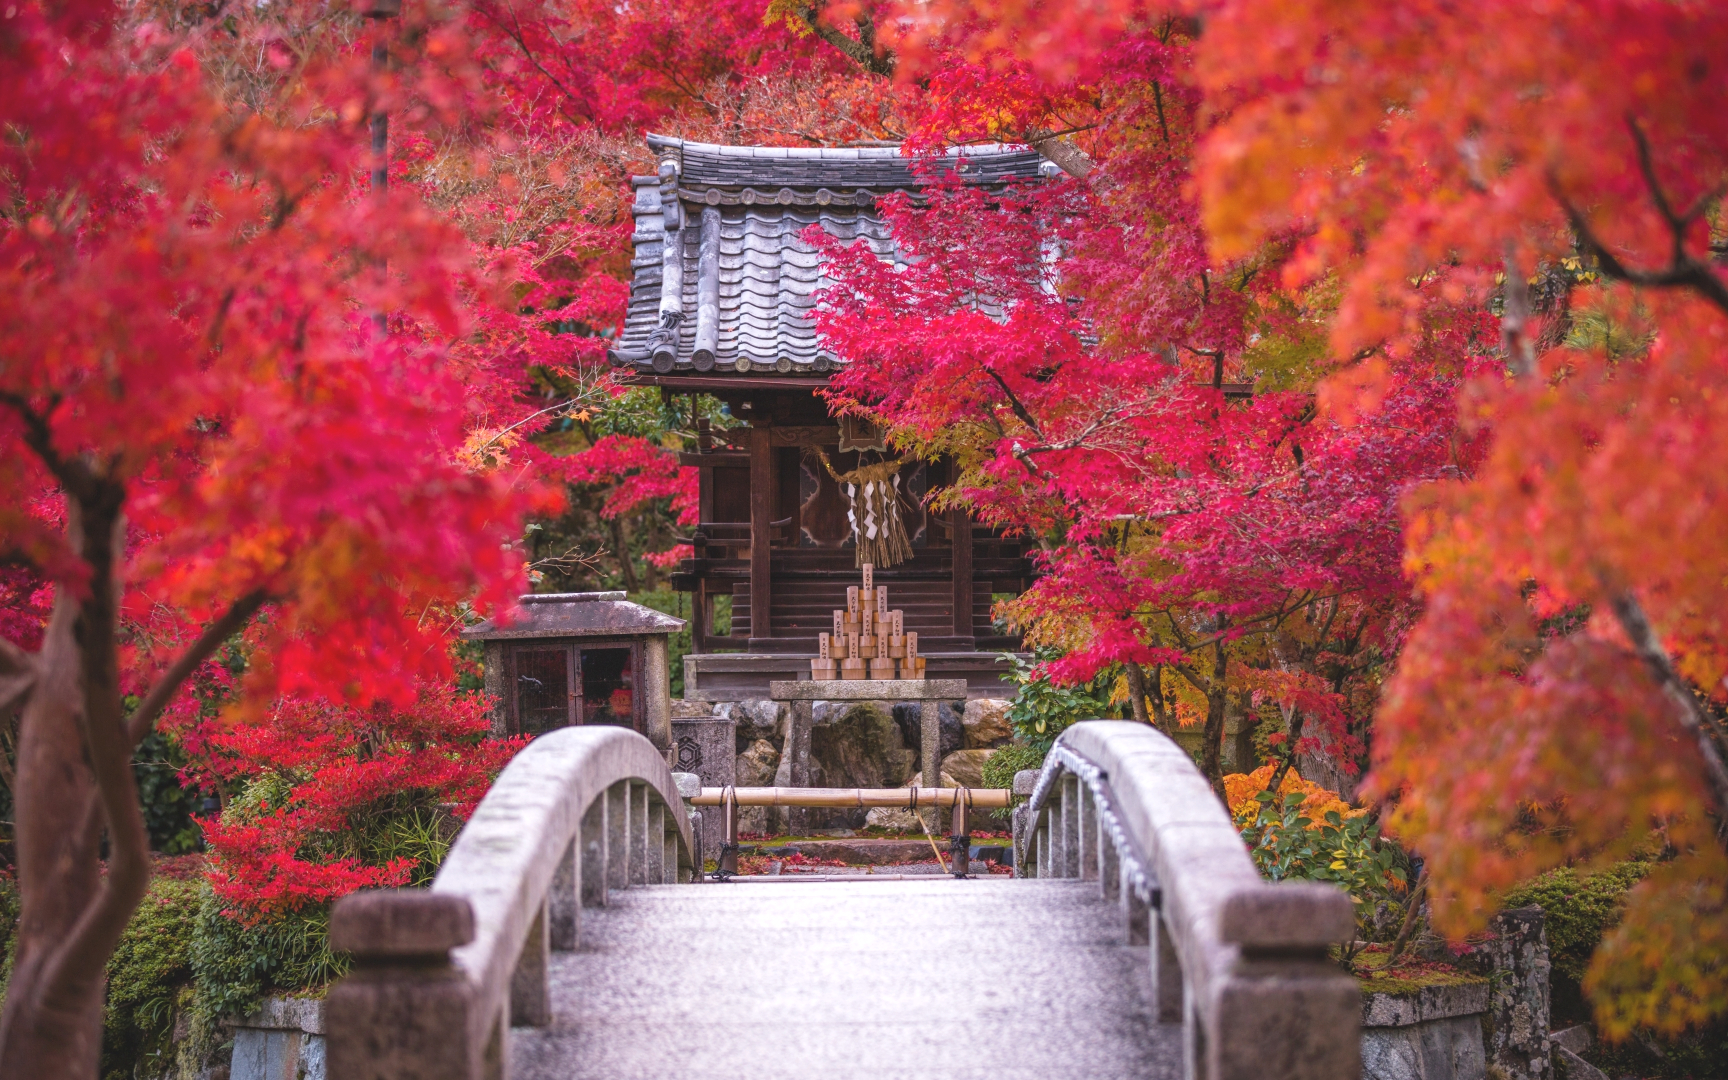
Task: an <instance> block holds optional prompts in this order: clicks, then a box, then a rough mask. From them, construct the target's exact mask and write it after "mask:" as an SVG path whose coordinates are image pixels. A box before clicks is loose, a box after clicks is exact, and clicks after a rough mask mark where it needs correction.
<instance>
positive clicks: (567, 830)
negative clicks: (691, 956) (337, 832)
mask: <svg viewBox="0 0 1728 1080" xmlns="http://www.w3.org/2000/svg"><path fill="white" fill-rule="evenodd" d="M692 845H693V838H692V834H691V829H690V823H689V821H688V819H687V817H686V815H685V812H684V808H683V804H682V803H681V802H680V799H679V795H678V790H677V788H676V787H675V785H674V782H673V778H672V773H671V772H670V770H668V769H667V767H666V761H665V759H664V758H663V757H661V755H660V752H659V751H658V750H656V749H655V748H654V745H653V744H652V743H650V742H649V741H648V740H647V739H645V738H643V737H642V736H640V735H638V734H636V733H635V732H633V731H628V730H626V729H623V728H611V727H581V728H564V729H561V730H559V731H554V732H552V733H550V734H547V735H543V736H541V737H540V738H538V739H536V740H534V742H532V743H530V744H529V745H528V747H527V748H526V749H524V750H523V751H522V752H521V753H520V754H518V755H517V756H516V758H515V759H514V760H513V761H511V762H510V764H509V766H508V767H506V768H505V770H504V772H503V773H502V774H501V775H500V776H499V777H498V780H497V782H496V783H494V784H493V785H492V789H491V791H489V792H487V794H486V797H485V798H484V799H483V800H482V801H481V803H480V806H479V807H478V808H477V809H476V810H475V812H474V816H473V817H472V818H471V819H470V820H469V822H468V824H467V825H466V826H465V827H464V828H463V830H462V832H461V834H460V835H459V836H458V837H457V838H456V843H455V845H454V846H453V847H452V848H451V849H450V853H449V855H448V856H447V857H446V858H445V860H444V865H443V866H442V868H440V870H439V871H438V876H437V877H436V878H435V879H434V880H433V882H432V886H431V888H429V889H401V890H391V891H379V892H368V893H357V894H355V895H353V896H350V897H346V898H344V899H343V900H341V901H340V902H339V903H338V904H337V905H336V908H335V910H334V912H333V913H332V915H331V919H330V945H331V948H333V949H336V950H338V951H346V952H349V953H351V954H352V955H353V958H354V968H353V971H352V972H351V973H350V975H349V976H348V977H347V978H346V979H344V980H343V981H342V982H340V983H338V984H337V985H336V986H335V987H333V988H332V989H331V991H330V995H329V997H328V999H327V1000H326V1002H325V1018H326V1019H325V1023H326V1030H327V1033H328V1034H327V1039H328V1044H327V1052H328V1060H329V1070H330V1075H331V1076H332V1077H340V1078H341V1080H386V1078H388V1080H407V1078H413V1080H503V1078H505V1077H507V1076H509V1075H510V1065H509V1049H510V1040H509V1034H510V1026H511V1024H512V1023H514V1024H526V1025H544V1024H546V1023H548V1022H549V1021H550V1019H551V1008H550V1001H549V992H548V986H547V961H548V955H547V954H548V950H550V949H574V948H575V947H576V942H577V938H578V936H579V934H580V921H581V920H580V908H581V907H583V906H590V907H592V906H601V905H604V904H605V903H606V894H607V889H608V888H612V889H622V888H627V887H629V886H632V885H654V884H662V883H671V882H684V881H690V880H692V879H693V874H694V873H696V872H698V871H699V870H700V867H697V866H694V865H693V854H692V853H693V847H692Z"/></svg>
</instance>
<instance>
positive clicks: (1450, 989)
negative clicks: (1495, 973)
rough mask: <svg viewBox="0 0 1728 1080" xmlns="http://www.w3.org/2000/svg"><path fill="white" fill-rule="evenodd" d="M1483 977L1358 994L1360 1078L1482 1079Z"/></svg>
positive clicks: (1484, 1068) (1485, 1067) (1485, 1064)
mask: <svg viewBox="0 0 1728 1080" xmlns="http://www.w3.org/2000/svg"><path fill="white" fill-rule="evenodd" d="M1487 1011H1488V980H1486V979H1478V980H1474V981H1471V982H1467V983H1463V984H1460V985H1456V986H1427V987H1423V988H1422V989H1420V990H1418V991H1416V992H1415V993H1411V994H1363V995H1362V1077H1363V1080H1484V1078H1485V1077H1486V1076H1487V1072H1488V1058H1487V1054H1486V1052H1485V1050H1484V1048H1483V1043H1482V1020H1483V1017H1484V1015H1485V1014H1486V1013H1487Z"/></svg>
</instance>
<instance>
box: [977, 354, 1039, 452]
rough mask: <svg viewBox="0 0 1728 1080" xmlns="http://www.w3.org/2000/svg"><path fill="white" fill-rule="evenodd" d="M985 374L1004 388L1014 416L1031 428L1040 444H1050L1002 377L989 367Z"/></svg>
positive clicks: (1036, 422) (1003, 390) (1003, 391)
mask: <svg viewBox="0 0 1728 1080" xmlns="http://www.w3.org/2000/svg"><path fill="white" fill-rule="evenodd" d="M984 374H986V375H988V376H990V378H991V381H993V382H995V384H996V385H997V386H999V387H1001V388H1002V393H1003V394H1005V395H1007V397H1008V407H1009V408H1010V409H1013V410H1014V415H1015V416H1017V417H1019V418H1020V422H1021V423H1022V424H1025V425H1026V426H1027V427H1029V428H1031V429H1032V434H1034V435H1036V436H1038V440H1039V441H1040V442H1049V441H1050V440H1048V439H1046V438H1045V437H1044V432H1043V431H1042V430H1041V429H1040V428H1039V427H1038V421H1036V420H1034V419H1032V414H1031V413H1030V412H1028V411H1027V409H1026V406H1025V405H1023V404H1021V403H1020V399H1019V398H1018V397H1016V396H1015V395H1014V391H1013V390H1011V389H1009V387H1008V384H1007V382H1005V381H1003V378H1002V376H1000V375H998V374H997V373H996V372H995V371H994V370H993V369H991V368H988V367H987V368H985V369H984Z"/></svg>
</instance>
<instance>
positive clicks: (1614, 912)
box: [1503, 862, 1650, 982]
mask: <svg viewBox="0 0 1728 1080" xmlns="http://www.w3.org/2000/svg"><path fill="white" fill-rule="evenodd" d="M1649 872H1650V865H1649V864H1648V863H1643V862H1623V863H1616V864H1614V865H1613V866H1610V867H1608V868H1607V869H1606V870H1603V871H1601V872H1599V873H1595V874H1588V875H1583V876H1580V875H1579V873H1578V871H1576V870H1574V869H1572V868H1571V867H1565V866H1563V867H1561V868H1560V869H1558V870H1550V871H1548V872H1547V873H1546V874H1543V875H1542V876H1541V877H1539V878H1536V879H1535V880H1533V881H1530V882H1527V883H1526V884H1523V885H1520V886H1519V887H1518V888H1516V889H1513V890H1512V891H1511V892H1508V893H1507V894H1506V895H1505V897H1504V898H1503V900H1504V904H1505V906H1506V907H1508V908H1517V907H1528V906H1530V905H1531V904H1535V905H1536V906H1537V907H1540V908H1541V909H1542V911H1543V914H1544V915H1545V916H1546V918H1545V920H1544V925H1545V927H1546V929H1547V933H1548V955H1549V958H1550V959H1551V960H1552V961H1553V964H1554V970H1555V971H1557V972H1560V973H1561V974H1563V975H1565V976H1566V977H1567V978H1569V979H1572V980H1573V981H1574V982H1583V981H1584V972H1585V970H1586V969H1588V968H1589V966H1590V957H1591V955H1592V954H1594V953H1595V952H1596V946H1597V945H1598V944H1599V943H1600V942H1601V941H1602V935H1603V934H1605V933H1607V932H1608V931H1609V930H1611V929H1613V927H1614V924H1615V923H1617V922H1619V921H1620V909H1621V907H1622V906H1623V905H1624V904H1625V902H1626V893H1627V892H1628V891H1630V890H1631V888H1632V886H1634V885H1636V884H1638V883H1639V882H1640V881H1642V880H1644V875H1645V874H1648V873H1649Z"/></svg>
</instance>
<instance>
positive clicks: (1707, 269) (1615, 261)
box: [1548, 118, 1728, 314]
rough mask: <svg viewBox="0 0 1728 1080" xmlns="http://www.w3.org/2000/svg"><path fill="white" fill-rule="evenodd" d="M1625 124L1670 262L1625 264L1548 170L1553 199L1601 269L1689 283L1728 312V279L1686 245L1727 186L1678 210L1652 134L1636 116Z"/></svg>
mask: <svg viewBox="0 0 1728 1080" xmlns="http://www.w3.org/2000/svg"><path fill="white" fill-rule="evenodd" d="M1626 123H1627V126H1628V127H1630V128H1631V129H1632V139H1633V141H1634V142H1635V143H1637V146H1638V167H1639V170H1640V171H1641V172H1642V173H1643V174H1644V183H1645V184H1646V185H1647V186H1648V187H1649V188H1650V199H1651V201H1652V202H1654V203H1655V204H1656V211H1657V213H1659V214H1661V215H1662V219H1663V221H1664V222H1666V223H1667V225H1668V232H1669V236H1670V241H1671V243H1672V250H1671V254H1670V257H1669V263H1668V265H1667V266H1665V267H1663V268H1661V269H1659V270H1640V269H1634V268H1632V267H1630V266H1627V265H1626V264H1625V263H1623V262H1621V261H1620V258H1619V256H1617V255H1615V254H1614V253H1613V252H1611V251H1609V250H1608V247H1607V245H1606V244H1604V243H1603V242H1602V240H1601V239H1600V238H1599V237H1598V236H1597V235H1596V233H1595V231H1594V230H1593V229H1591V228H1590V223H1589V221H1587V220H1586V219H1585V217H1584V213H1583V211H1581V210H1579V209H1578V207H1576V206H1574V205H1573V204H1572V203H1571V201H1570V200H1568V199H1567V198H1566V196H1565V194H1564V193H1563V192H1562V191H1561V190H1560V183H1559V181H1558V180H1557V179H1556V178H1555V177H1554V176H1553V175H1552V174H1550V175H1549V177H1548V186H1549V189H1550V190H1551V191H1552V192H1553V194H1554V198H1555V201H1557V202H1558V203H1559V204H1560V208H1561V210H1563V211H1564V212H1565V214H1566V220H1567V221H1568V222H1570V223H1571V225H1572V231H1573V232H1575V233H1576V234H1577V235H1578V246H1579V247H1580V248H1582V249H1583V250H1584V251H1585V252H1586V253H1588V254H1589V255H1591V256H1593V257H1594V258H1595V259H1596V264H1597V266H1598V267H1600V269H1601V270H1602V273H1603V274H1605V275H1607V276H1608V277H1611V278H1614V279H1616V280H1618V281H1624V282H1626V283H1628V284H1631V285H1638V286H1641V287H1644V288H1652V289H1672V288H1682V289H1691V290H1693V291H1694V292H1696V293H1697V294H1698V295H1699V296H1701V297H1702V298H1703V299H1705V300H1707V301H1709V302H1710V303H1711V304H1714V305H1715V306H1716V307H1717V308H1718V309H1719V310H1721V311H1722V312H1723V313H1724V314H1728V285H1725V284H1724V283H1723V281H1722V278H1721V276H1720V275H1719V274H1717V273H1716V270H1715V268H1714V267H1712V266H1711V265H1710V264H1709V263H1707V262H1704V261H1702V260H1700V259H1697V258H1694V257H1693V256H1692V255H1691V254H1689V253H1688V252H1687V251H1686V233H1687V230H1688V229H1689V228H1690V227H1691V226H1692V224H1693V223H1694V222H1696V221H1697V220H1698V219H1699V218H1700V217H1702V216H1703V215H1704V214H1705V213H1707V212H1708V211H1709V208H1710V207H1711V206H1713V205H1715V203H1716V202H1717V201H1718V200H1719V199H1721V198H1722V196H1723V194H1724V192H1725V191H1728V186H1725V185H1718V186H1717V187H1715V188H1713V189H1712V190H1711V191H1709V192H1707V193H1706V194H1704V195H1703V196H1701V197H1700V198H1699V199H1698V201H1697V202H1695V203H1693V204H1692V206H1691V207H1690V208H1688V209H1687V210H1686V211H1685V212H1684V213H1680V212H1676V211H1675V209H1674V207H1673V204H1672V203H1671V202H1670V201H1669V199H1668V194H1667V192H1665V191H1664V190H1663V189H1662V184H1661V181H1660V180H1659V179H1658V177H1657V176H1656V166H1655V162H1654V160H1653V156H1652V153H1651V149H1650V140H1649V139H1648V138H1646V137H1645V135H1644V131H1643V129H1641V128H1640V127H1639V126H1638V124H1637V122H1636V121H1635V120H1632V119H1630V118H1629V119H1628V120H1627V122H1626Z"/></svg>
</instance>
